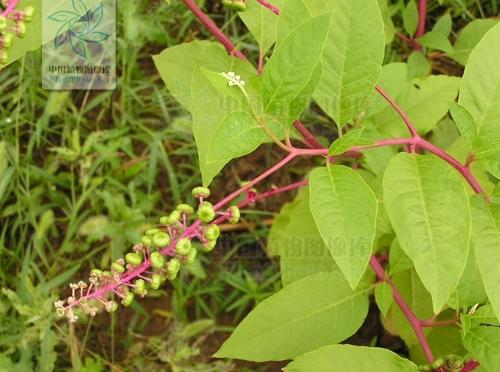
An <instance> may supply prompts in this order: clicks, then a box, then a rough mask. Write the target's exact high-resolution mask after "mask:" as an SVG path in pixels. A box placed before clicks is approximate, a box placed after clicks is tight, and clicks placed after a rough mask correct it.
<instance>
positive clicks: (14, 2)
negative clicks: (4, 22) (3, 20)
mask: <svg viewBox="0 0 500 372" xmlns="http://www.w3.org/2000/svg"><path fill="white" fill-rule="evenodd" d="M17 4H19V0H11V1H10V3H9V5H7V8H5V10H4V11H3V12H2V15H3V16H4V17H7V16H8V15H9V14H10V12H12V11H13V10H14V9H16V7H17Z"/></svg>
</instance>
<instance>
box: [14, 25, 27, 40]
mask: <svg viewBox="0 0 500 372" xmlns="http://www.w3.org/2000/svg"><path fill="white" fill-rule="evenodd" d="M16 33H17V36H19V37H20V38H23V37H25V36H26V24H25V23H24V22H18V23H17V31H16Z"/></svg>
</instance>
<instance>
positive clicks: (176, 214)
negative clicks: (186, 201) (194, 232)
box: [166, 211, 182, 225]
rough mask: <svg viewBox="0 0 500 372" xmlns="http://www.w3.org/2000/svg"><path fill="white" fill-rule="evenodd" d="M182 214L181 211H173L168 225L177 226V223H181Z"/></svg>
mask: <svg viewBox="0 0 500 372" xmlns="http://www.w3.org/2000/svg"><path fill="white" fill-rule="evenodd" d="M181 217H182V215H181V212H179V211H173V212H172V213H170V214H169V215H168V218H167V223H166V224H167V225H175V224H176V223H177V222H179V221H180V220H181Z"/></svg>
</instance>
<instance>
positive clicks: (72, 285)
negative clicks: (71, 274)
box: [69, 283, 78, 289]
mask: <svg viewBox="0 0 500 372" xmlns="http://www.w3.org/2000/svg"><path fill="white" fill-rule="evenodd" d="M69 287H70V288H71V289H78V284H76V283H70V284H69Z"/></svg>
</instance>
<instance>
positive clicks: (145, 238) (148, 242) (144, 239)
mask: <svg viewBox="0 0 500 372" xmlns="http://www.w3.org/2000/svg"><path fill="white" fill-rule="evenodd" d="M141 243H142V244H144V245H145V246H146V247H148V248H151V247H152V246H153V239H151V237H150V236H143V237H142V239H141Z"/></svg>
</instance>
